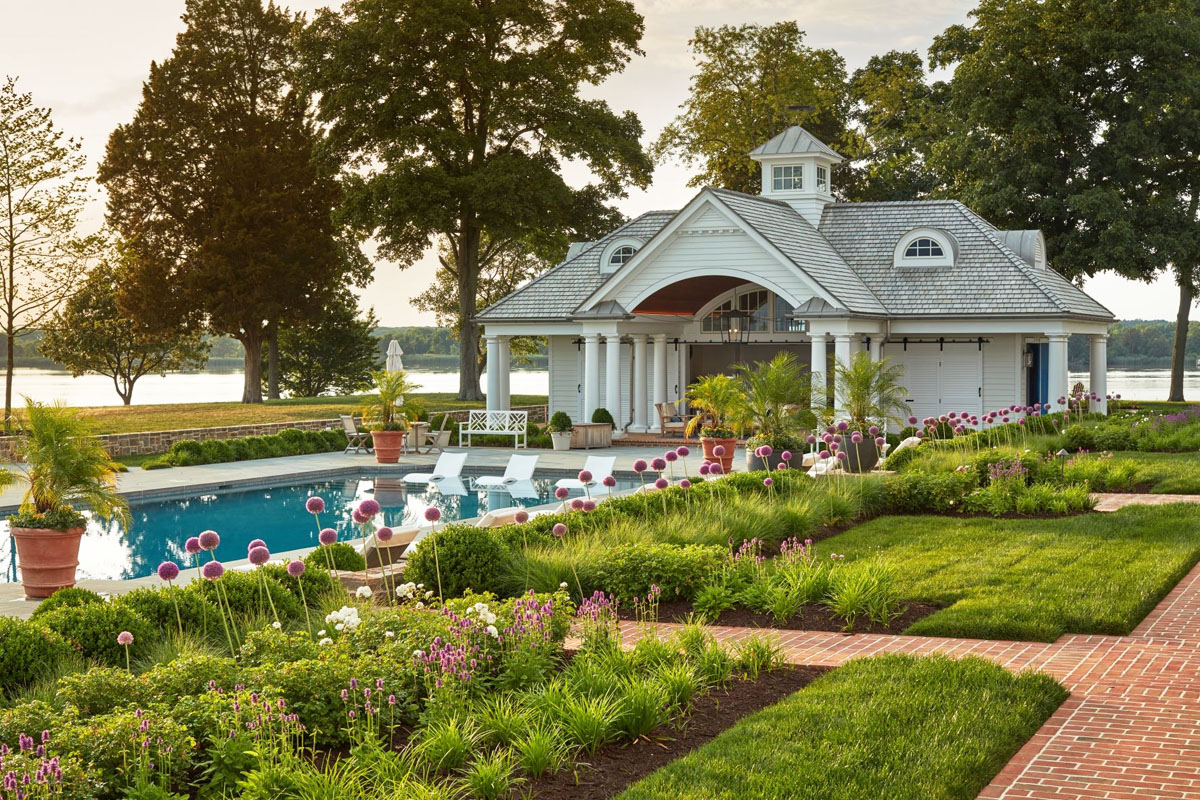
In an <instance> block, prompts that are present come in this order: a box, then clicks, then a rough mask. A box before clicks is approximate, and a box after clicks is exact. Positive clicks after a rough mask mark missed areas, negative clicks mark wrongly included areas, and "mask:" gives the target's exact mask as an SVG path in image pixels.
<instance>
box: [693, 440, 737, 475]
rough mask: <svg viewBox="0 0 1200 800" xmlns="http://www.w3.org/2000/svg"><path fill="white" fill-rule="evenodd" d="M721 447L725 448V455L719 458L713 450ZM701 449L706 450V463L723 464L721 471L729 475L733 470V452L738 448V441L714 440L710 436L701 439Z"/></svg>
mask: <svg viewBox="0 0 1200 800" xmlns="http://www.w3.org/2000/svg"><path fill="white" fill-rule="evenodd" d="M717 445H720V446H722V447H724V448H725V455H723V456H721V457H720V458H717V457H716V456H715V455H713V450H715V449H716V448H717ZM700 447H701V448H702V449H703V450H704V460H705V461H719V462H721V471H722V472H724V473H726V474H728V473H729V470H731V469H733V451H734V449H735V448H736V447H737V439H713V438H711V437H708V436H702V437H700Z"/></svg>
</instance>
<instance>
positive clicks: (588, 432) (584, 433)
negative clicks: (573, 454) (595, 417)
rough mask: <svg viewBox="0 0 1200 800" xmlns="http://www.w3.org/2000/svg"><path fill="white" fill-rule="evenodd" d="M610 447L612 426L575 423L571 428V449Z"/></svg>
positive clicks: (597, 423)
mask: <svg viewBox="0 0 1200 800" xmlns="http://www.w3.org/2000/svg"><path fill="white" fill-rule="evenodd" d="M592 447H612V425H609V424H608V423H607V422H576V423H575V424H574V425H572V426H571V449H572V450H587V449H590V448H592Z"/></svg>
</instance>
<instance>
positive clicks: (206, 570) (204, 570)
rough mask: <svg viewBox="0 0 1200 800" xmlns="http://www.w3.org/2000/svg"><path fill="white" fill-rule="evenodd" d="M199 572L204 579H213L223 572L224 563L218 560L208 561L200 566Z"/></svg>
mask: <svg viewBox="0 0 1200 800" xmlns="http://www.w3.org/2000/svg"><path fill="white" fill-rule="evenodd" d="M200 574H201V575H202V576H204V578H205V579H206V580H210V581H215V580H216V579H217V578H220V577H221V576H222V575H224V574H225V565H224V564H222V563H221V562H220V561H210V562H208V563H207V564H205V565H204V566H203V567H201V568H200Z"/></svg>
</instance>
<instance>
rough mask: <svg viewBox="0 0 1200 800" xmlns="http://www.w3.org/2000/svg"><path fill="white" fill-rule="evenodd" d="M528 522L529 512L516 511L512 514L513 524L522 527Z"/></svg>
mask: <svg viewBox="0 0 1200 800" xmlns="http://www.w3.org/2000/svg"><path fill="white" fill-rule="evenodd" d="M528 521H529V512H528V511H518V512H517V513H515V514H513V522H515V523H517V524H518V525H524V524H525V523H526V522H528Z"/></svg>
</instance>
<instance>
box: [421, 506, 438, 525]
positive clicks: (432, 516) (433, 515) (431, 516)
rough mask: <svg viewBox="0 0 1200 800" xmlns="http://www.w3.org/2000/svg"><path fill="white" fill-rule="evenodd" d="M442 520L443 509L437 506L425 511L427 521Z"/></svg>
mask: <svg viewBox="0 0 1200 800" xmlns="http://www.w3.org/2000/svg"><path fill="white" fill-rule="evenodd" d="M441 518H442V512H441V509H439V508H438V507H437V506H430V507H429V508H427V509H425V519H426V521H428V522H437V521H438V520H439V519H441Z"/></svg>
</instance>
